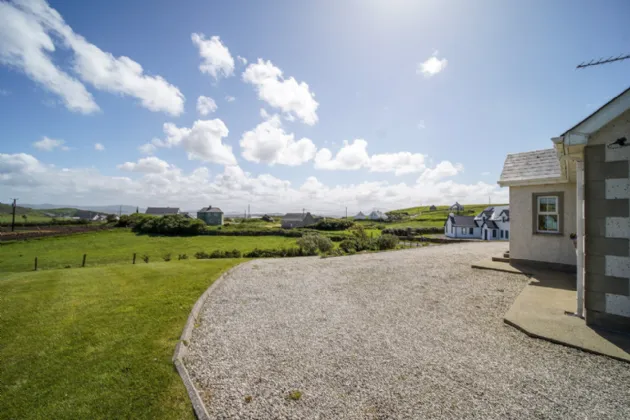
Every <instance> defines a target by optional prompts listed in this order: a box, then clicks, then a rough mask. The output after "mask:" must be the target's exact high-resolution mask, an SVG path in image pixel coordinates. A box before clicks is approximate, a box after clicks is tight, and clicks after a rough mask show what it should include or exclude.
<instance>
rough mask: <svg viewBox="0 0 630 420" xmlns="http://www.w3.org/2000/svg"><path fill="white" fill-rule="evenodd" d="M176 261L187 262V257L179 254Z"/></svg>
mask: <svg viewBox="0 0 630 420" xmlns="http://www.w3.org/2000/svg"><path fill="white" fill-rule="evenodd" d="M177 259H178V260H187V259H188V255H186V254H179V255H178V256H177Z"/></svg>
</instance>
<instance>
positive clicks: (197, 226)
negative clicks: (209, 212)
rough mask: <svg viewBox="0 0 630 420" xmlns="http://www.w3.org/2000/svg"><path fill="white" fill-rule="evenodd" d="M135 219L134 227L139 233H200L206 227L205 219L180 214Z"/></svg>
mask: <svg viewBox="0 0 630 420" xmlns="http://www.w3.org/2000/svg"><path fill="white" fill-rule="evenodd" d="M134 216H135V215H134ZM145 216H146V215H145ZM135 219H136V220H135V223H134V224H133V225H132V229H133V231H134V232H138V233H154V234H160V235H198V234H200V233H201V232H203V231H204V230H205V229H206V224H205V222H204V221H203V220H200V219H190V218H188V217H184V216H182V215H179V214H174V215H166V216H162V217H150V216H149V217H148V218H147V217H144V218H140V217H136V218H135ZM132 220H133V219H132ZM132 223H133V221H132Z"/></svg>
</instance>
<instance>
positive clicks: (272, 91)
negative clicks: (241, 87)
mask: <svg viewBox="0 0 630 420" xmlns="http://www.w3.org/2000/svg"><path fill="white" fill-rule="evenodd" d="M243 80H244V81H245V82H247V83H251V84H252V85H254V86H255V87H256V89H257V91H258V97H259V98H260V99H261V100H263V101H265V102H267V103H268V104H269V105H270V106H272V107H274V108H278V109H280V110H281V111H282V112H284V113H286V114H293V115H295V116H296V117H297V118H299V119H300V120H301V121H303V122H304V123H306V124H308V125H314V124H315V123H316V122H317V119H318V118H317V112H316V111H317V107H318V106H319V104H318V103H317V101H316V100H315V95H314V94H313V93H312V92H311V91H310V89H309V86H308V85H307V84H306V83H305V82H300V83H298V82H297V81H296V80H295V79H294V78H293V77H291V78H288V79H285V78H284V77H283V76H282V70H280V69H279V68H278V67H276V66H274V65H273V64H272V63H271V61H263V60H262V59H260V58H259V59H258V62H256V63H252V64H250V65H249V66H248V67H247V69H246V70H245V72H243Z"/></svg>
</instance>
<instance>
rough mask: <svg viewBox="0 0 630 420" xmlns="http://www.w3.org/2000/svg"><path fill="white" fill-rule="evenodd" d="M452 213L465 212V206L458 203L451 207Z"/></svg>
mask: <svg viewBox="0 0 630 420" xmlns="http://www.w3.org/2000/svg"><path fill="white" fill-rule="evenodd" d="M448 209H449V210H450V211H458V212H459V211H464V206H462V205H461V204H459V203H458V202H457V201H456V202H455V204H453V205H452V206H451V207H449V208H448Z"/></svg>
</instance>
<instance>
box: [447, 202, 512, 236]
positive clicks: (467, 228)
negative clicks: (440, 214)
mask: <svg viewBox="0 0 630 420" xmlns="http://www.w3.org/2000/svg"><path fill="white" fill-rule="evenodd" d="M444 234H445V235H446V236H448V237H449V238H466V239H483V240H486V241H497V240H499V241H500V240H508V239H509V238H510V208H509V207H508V206H495V207H486V208H485V209H483V210H482V211H481V213H479V214H478V215H477V216H459V215H456V214H455V213H451V214H449V216H448V218H447V219H446V222H445V223H444Z"/></svg>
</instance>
